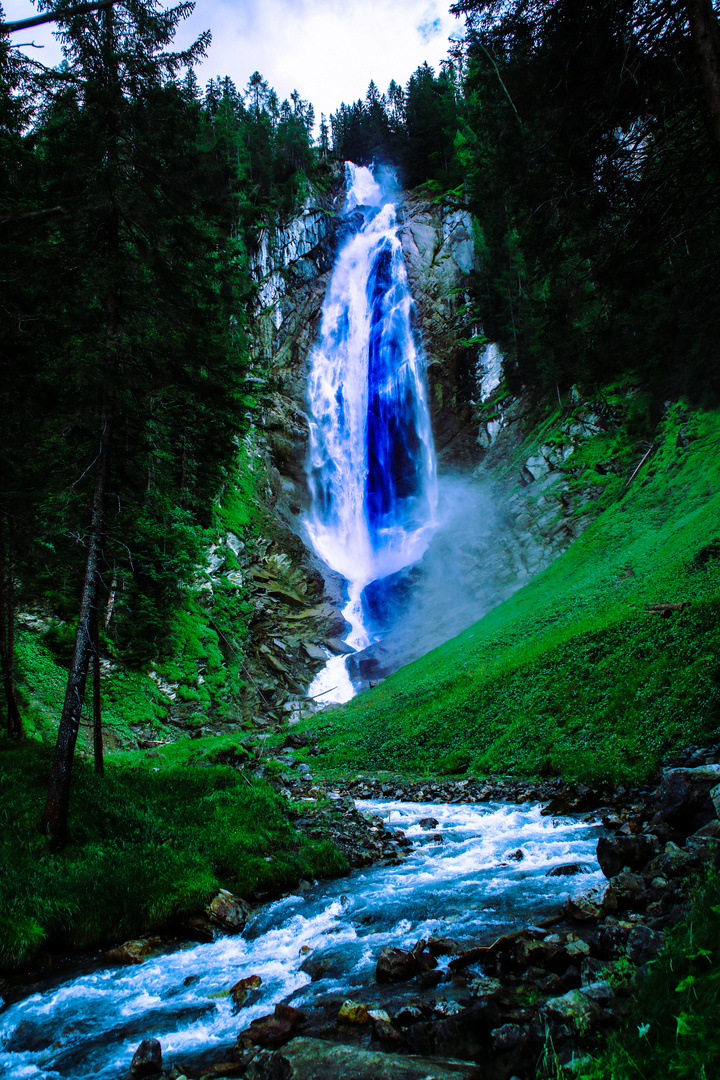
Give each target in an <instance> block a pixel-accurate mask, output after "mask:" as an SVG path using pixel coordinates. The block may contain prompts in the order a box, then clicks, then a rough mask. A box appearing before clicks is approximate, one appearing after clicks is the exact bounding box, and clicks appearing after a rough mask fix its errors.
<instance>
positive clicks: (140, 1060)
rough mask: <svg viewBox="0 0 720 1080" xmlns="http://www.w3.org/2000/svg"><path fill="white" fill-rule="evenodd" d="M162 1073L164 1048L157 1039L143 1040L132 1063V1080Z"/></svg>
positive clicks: (140, 1079)
mask: <svg viewBox="0 0 720 1080" xmlns="http://www.w3.org/2000/svg"><path fill="white" fill-rule="evenodd" d="M161 1072H162V1048H161V1046H160V1043H159V1042H158V1041H157V1039H143V1041H142V1042H141V1043H140V1045H139V1046H138V1048H137V1050H136V1051H135V1053H134V1054H133V1059H132V1061H131V1062H130V1076H131V1077H132V1080H142V1077H145V1076H158V1075H159V1074H160V1073H161Z"/></svg>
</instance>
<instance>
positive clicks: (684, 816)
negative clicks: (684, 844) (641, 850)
mask: <svg viewBox="0 0 720 1080" xmlns="http://www.w3.org/2000/svg"><path fill="white" fill-rule="evenodd" d="M719 784H720V765H702V766H700V767H699V768H694V769H688V768H679V769H666V770H665V771H664V772H663V776H662V780H661V782H660V790H659V792H658V809H657V813H656V815H655V817H654V818H653V819H652V821H651V824H655V823H656V822H664V823H665V824H666V825H669V826H670V827H671V828H673V829H677V830H679V831H681V832H684V833H685V835H687V834H688V833H691V832H695V831H696V830H697V829H699V828H701V827H702V826H703V825H706V824H707V823H708V822H709V821H712V820H713V818H715V817H717V812H716V809H715V806H714V805H713V802H712V799H711V792H712V791H713V790H714V789H715V788H716V787H717V786H718V785H719Z"/></svg>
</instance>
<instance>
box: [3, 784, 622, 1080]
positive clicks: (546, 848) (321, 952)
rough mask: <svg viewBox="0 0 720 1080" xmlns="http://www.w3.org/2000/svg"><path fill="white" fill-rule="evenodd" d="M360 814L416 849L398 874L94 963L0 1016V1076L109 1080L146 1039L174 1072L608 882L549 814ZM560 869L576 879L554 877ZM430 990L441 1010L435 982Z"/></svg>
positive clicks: (319, 890)
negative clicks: (134, 957) (395, 952)
mask: <svg viewBox="0 0 720 1080" xmlns="http://www.w3.org/2000/svg"><path fill="white" fill-rule="evenodd" d="M357 805H358V808H359V809H361V810H362V811H365V812H367V813H368V814H374V815H379V816H381V817H382V818H383V819H384V821H385V822H388V820H389V826H390V827H392V828H396V829H402V830H403V831H404V832H405V834H406V836H407V837H408V838H409V839H411V840H412V841H413V848H412V850H411V852H410V855H409V857H408V858H407V859H406V860H404V861H403V862H402V863H401V864H400V865H398V866H376V867H369V868H366V869H363V870H359V871H355V872H353V873H352V874H350V875H349V876H348V877H345V878H342V879H338V880H336V881H331V882H322V883H317V884H315V885H314V886H313V887H312V888H311V889H310V890H309V891H308V892H304V893H299V894H293V895H289V896H286V897H284V898H282V899H280V900H277V901H275V902H273V903H270V904H267V905H265V906H264V907H263V908H261V909H260V910H259V911H258V912H257V914H256V916H255V918H254V919H253V920H252V921H251V923H250V924H249V925H248V927H247V928H246V930H245V932H244V934H243V935H242V936H240V937H225V936H219V937H218V938H217V939H216V940H215V941H213V942H212V943H208V944H204V945H197V944H188V945H185V946H184V947H182V948H179V949H176V950H174V951H172V952H170V953H166V954H164V955H158V956H156V957H151V958H149V959H148V960H146V961H145V962H144V963H142V964H140V965H138V966H132V967H117V966H115V967H111V966H99V967H97V968H96V969H95V970H93V971H91V972H89V973H85V974H83V975H81V976H79V977H76V978H70V979H67V980H66V981H63V982H60V983H59V984H58V983H57V982H55V984H54V985H48V986H47V988H45V989H41V990H38V991H37V992H34V993H32V994H31V995H30V996H28V997H26V998H25V999H24V1000H21V1001H19V1002H17V1003H16V1004H13V1005H9V1006H5V1007H4V1008H3V1009H2V1010H1V1011H0V1077H7V1078H10V1077H12V1078H13V1080H25V1078H29V1080H64V1078H68V1077H72V1078H73V1080H84V1078H86V1077H87V1078H89V1077H94V1078H108V1080H109V1078H111V1077H112V1078H113V1080H115V1078H117V1077H118V1076H122V1075H125V1074H126V1073H127V1070H128V1068H129V1064H130V1061H131V1058H132V1055H133V1052H134V1051H135V1049H136V1048H137V1046H138V1044H139V1043H140V1041H141V1040H142V1039H143V1038H157V1039H159V1040H160V1043H161V1045H162V1050H163V1061H164V1064H165V1066H166V1067H169V1066H170V1065H172V1064H173V1063H174V1062H187V1061H188V1060H190V1059H191V1058H193V1057H196V1056H197V1055H198V1054H200V1053H202V1052H204V1051H212V1050H213V1049H214V1048H220V1047H225V1046H230V1045H232V1044H233V1043H234V1041H235V1039H236V1037H237V1035H238V1033H239V1032H240V1031H241V1030H242V1029H244V1028H246V1027H247V1026H248V1025H249V1024H250V1022H251V1020H253V1019H255V1018H256V1017H259V1016H263V1015H266V1014H267V1013H269V1012H272V1010H273V1008H274V1006H275V1005H276V1004H277V1003H278V1002H280V1001H285V1002H289V1003H292V1004H293V1005H295V1006H297V1007H298V1008H303V1007H305V1008H309V1007H312V1006H313V1005H315V1004H316V1003H318V1002H320V1001H324V1002H326V1003H327V1002H328V1001H330V1002H332V1001H333V1000H336V1001H337V1002H338V1003H339V1002H342V1000H344V999H345V998H353V999H355V1000H360V1001H365V1002H370V1001H372V1002H375V1001H379V1000H381V992H382V989H383V988H381V987H378V986H377V984H376V983H375V964H376V961H377V956H378V954H379V952H380V950H381V949H383V948H384V947H386V946H389V945H392V946H397V947H400V948H410V947H412V945H414V944H415V943H416V942H417V940H418V939H419V938H428V937H430V936H431V935H433V934H434V935H440V936H446V937H450V938H453V939H455V940H457V941H459V942H466V943H468V944H470V943H472V944H474V945H477V944H487V943H489V942H490V941H492V940H493V939H494V938H495V937H497V936H498V935H499V934H501V933H503V932H505V931H506V930H508V929H511V928H513V927H516V926H520V925H526V924H528V923H532V922H533V921H534V920H536V919H539V918H541V917H542V916H543V914H546V913H548V912H553V911H555V910H556V909H557V908H558V906H559V905H560V904H561V903H562V901H563V900H564V899H565V898H566V897H567V896H568V895H577V894H579V893H583V892H586V891H588V890H589V889H591V888H592V887H593V886H594V885H599V884H600V882H601V881H602V880H604V879H603V875H602V873H601V872H600V869H599V867H598V864H597V862H596V859H595V849H596V846H597V840H598V830H599V826H598V825H596V824H592V823H588V822H583V821H581V820H579V819H577V818H571V817H543V816H542V815H541V807H540V806H539V805H537V804H532V805H531V804H525V805H523V806H512V805H506V804H498V803H494V804H493V803H485V804H454V805H445V804H431V803H426V804H421V803H409V802H408V803H406V802H385V801H365V802H358V804H357ZM428 818H434V819H435V821H436V822H437V824H428V823H427V821H426V819H428ZM421 821H423V822H425V823H424V824H423V825H421V824H420V822H421ZM567 863H577V864H579V865H580V867H581V869H582V872H581V873H577V874H575V875H573V876H549V877H548V876H547V875H548V872H549V871H551V870H552V869H553V867H557V866H561V865H563V864H567ZM445 959H447V958H445ZM441 966H442V965H441ZM250 975H259V976H260V977H261V979H262V986H261V987H260V988H259V990H258V991H257V997H256V998H254V999H252V1001H251V1002H249V1003H248V1005H246V1006H245V1007H244V1008H242V1009H241V1010H240V1011H239V1012H238V1011H235V1012H234V1011H233V1003H232V1001H231V1000H230V998H229V997H228V996H227V991H228V990H229V988H230V987H232V986H233V985H234V984H235V983H236V982H238V981H239V980H240V979H242V978H245V977H247V976H250ZM411 986H412V984H411ZM417 993H418V991H417V987H413V994H414V996H415V997H417ZM431 993H432V995H433V996H434V997H435V998H442V997H443V984H442V983H441V984H440V985H439V986H437V987H436V988H435V989H434V990H433V991H432V992H431Z"/></svg>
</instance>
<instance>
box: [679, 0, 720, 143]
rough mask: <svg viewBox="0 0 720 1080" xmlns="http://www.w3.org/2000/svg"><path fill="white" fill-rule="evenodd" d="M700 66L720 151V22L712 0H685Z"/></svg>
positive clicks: (713, 129)
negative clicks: (719, 23)
mask: <svg viewBox="0 0 720 1080" xmlns="http://www.w3.org/2000/svg"><path fill="white" fill-rule="evenodd" d="M683 2H684V4H685V11H686V12H687V17H688V22H689V23H690V34H691V36H692V42H693V46H694V48H695V55H696V58H697V62H698V67H699V69H700V77H701V78H702V83H703V89H704V90H705V100H706V102H707V106H708V111H709V113H710V126H711V130H712V135H713V138H714V140H715V143H716V149H717V150H718V152H720V26H718V20H717V16H716V14H715V12H714V11H713V6H712V0H683Z"/></svg>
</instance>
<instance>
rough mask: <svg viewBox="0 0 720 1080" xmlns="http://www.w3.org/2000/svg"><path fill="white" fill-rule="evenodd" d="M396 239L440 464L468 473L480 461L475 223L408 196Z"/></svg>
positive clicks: (460, 211) (452, 208) (450, 209)
mask: <svg viewBox="0 0 720 1080" xmlns="http://www.w3.org/2000/svg"><path fill="white" fill-rule="evenodd" d="M399 237H400V240H401V242H402V246H403V254H404V256H405V264H406V266H407V271H408V278H409V281H410V288H411V291H412V294H413V298H414V300H415V313H416V324H417V328H418V331H419V334H420V336H421V338H422V343H423V348H424V351H425V357H426V362H427V372H428V389H429V401H430V409H431V413H432V420H433V434H434V436H435V447H436V451H437V455H438V462H439V463H440V465H441V467H450V468H458V467H461V468H468V467H471V466H472V465H474V464H476V463H477V462H478V460H479V458H480V448H479V446H478V442H477V424H476V423H475V422H474V406H475V403H476V401H477V394H478V349H477V346H472V345H468V344H467V340H466V339H468V338H470V337H471V336H472V330H473V328H472V327H468V319H467V315H466V314H465V307H466V305H467V303H468V301H469V299H470V297H469V294H468V293H467V291H466V290H467V288H468V283H469V275H470V273H471V271H472V270H473V269H474V266H475V247H474V242H473V221H472V215H471V214H470V213H469V212H468V211H467V210H465V209H462V208H459V207H456V206H451V205H446V204H436V203H434V202H430V201H429V200H427V199H425V198H422V197H418V196H417V195H414V194H413V193H412V192H409V193H407V194H405V196H404V198H403V202H402V226H401V228H400V231H399Z"/></svg>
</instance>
